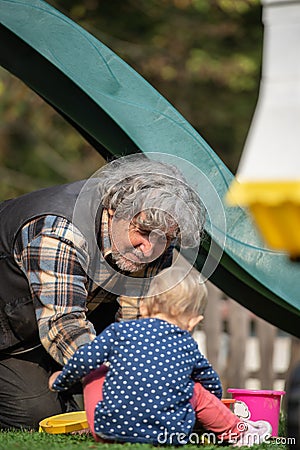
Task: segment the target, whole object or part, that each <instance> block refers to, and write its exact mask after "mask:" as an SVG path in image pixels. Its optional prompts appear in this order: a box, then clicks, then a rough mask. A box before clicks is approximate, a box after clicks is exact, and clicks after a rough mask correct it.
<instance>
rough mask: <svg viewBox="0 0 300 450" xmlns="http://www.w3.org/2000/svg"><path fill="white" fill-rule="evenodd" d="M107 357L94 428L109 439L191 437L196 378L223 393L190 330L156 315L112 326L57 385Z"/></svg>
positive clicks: (67, 384)
mask: <svg viewBox="0 0 300 450" xmlns="http://www.w3.org/2000/svg"><path fill="white" fill-rule="evenodd" d="M104 362H109V363H110V367H109V371H108V373H107V375H106V379H105V382H104V385H103V401H101V402H99V403H98V405H97V406H96V410H95V432H96V433H97V434H98V435H99V436H101V437H103V438H105V439H113V440H117V441H128V442H145V443H153V444H155V443H160V442H161V441H160V439H161V436H162V435H164V436H165V435H166V434H168V433H169V434H171V433H174V434H179V433H182V434H184V435H186V436H187V437H188V435H189V433H190V432H191V431H192V428H193V425H194V423H195V414H194V411H193V409H192V407H191V405H190V403H189V400H190V399H191V397H192V395H193V387H194V381H200V382H201V383H202V385H203V386H204V387H205V388H206V389H208V390H209V391H210V392H211V393H213V394H215V395H216V396H217V397H218V398H221V396H222V388H221V383H220V379H219V377H218V375H217V373H216V372H215V371H214V370H213V369H212V367H211V365H210V363H209V362H208V361H207V359H206V358H205V357H204V356H203V355H202V354H201V353H200V352H199V350H198V345H197V343H196V342H195V340H194V339H193V338H192V336H191V335H190V333H189V332H188V331H185V330H182V329H181V328H179V327H178V326H176V325H173V324H171V323H169V322H167V321H165V320H161V319H156V318H150V319H139V320H131V321H125V322H118V323H113V324H112V325H110V326H109V327H108V328H106V330H104V332H102V333H101V334H100V335H99V336H97V337H96V338H95V340H94V341H93V342H92V343H90V344H88V345H85V346H83V347H80V348H79V349H78V350H77V351H76V353H74V355H73V356H72V357H71V358H70V360H69V361H68V363H67V364H66V365H65V366H64V368H63V371H62V373H61V374H60V375H59V376H58V377H57V379H56V380H55V383H54V385H53V389H55V390H58V391H61V390H66V389H68V388H69V387H70V386H71V385H72V384H73V383H75V382H77V381H79V380H80V379H81V378H82V377H84V376H85V375H87V374H88V373H90V372H91V371H92V370H93V369H96V368H98V367H100V366H101V365H102V364H103V363H104ZM182 443H183V442H182V439H181V441H180V444H182ZM173 444H176V442H174V441H173Z"/></svg>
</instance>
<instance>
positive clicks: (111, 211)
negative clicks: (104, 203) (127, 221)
mask: <svg viewBox="0 0 300 450" xmlns="http://www.w3.org/2000/svg"><path fill="white" fill-rule="evenodd" d="M107 211H108V214H109V215H110V216H111V217H112V216H113V215H114V213H115V211H114V210H113V209H110V208H108V210H107Z"/></svg>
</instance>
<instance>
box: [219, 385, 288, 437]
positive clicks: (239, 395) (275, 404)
mask: <svg viewBox="0 0 300 450" xmlns="http://www.w3.org/2000/svg"><path fill="white" fill-rule="evenodd" d="M227 392H229V393H230V394H231V395H232V397H233V398H234V399H235V403H234V406H233V411H234V414H235V415H236V416H238V417H240V418H241V419H249V420H251V421H253V422H256V421H257V420H265V421H267V422H269V423H270V424H271V426H272V436H277V435H278V424H279V415H280V401H281V397H282V395H284V394H285V392H284V391H256V390H251V389H227Z"/></svg>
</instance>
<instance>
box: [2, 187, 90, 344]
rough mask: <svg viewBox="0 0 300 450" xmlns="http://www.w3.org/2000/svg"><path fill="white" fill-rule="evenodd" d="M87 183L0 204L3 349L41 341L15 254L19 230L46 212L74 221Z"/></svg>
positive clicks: (30, 300)
mask: <svg viewBox="0 0 300 450" xmlns="http://www.w3.org/2000/svg"><path fill="white" fill-rule="evenodd" d="M84 183H85V181H77V182H75V183H70V184H65V185H61V186H54V187H51V188H46V189H41V190H39V191H35V192H32V193H29V194H25V195H23V196H21V197H18V198H16V199H12V200H6V201H4V202H2V203H1V204H0V350H4V349H5V350H7V352H10V351H15V350H17V351H18V350H23V349H24V348H30V347H32V346H34V345H36V344H38V343H39V342H40V340H39V335H38V327H37V322H36V317H35V311H34V306H33V299H32V296H31V293H30V289H29V284H28V281H27V278H26V277H25V275H24V274H23V272H22V271H21V270H20V268H19V267H18V265H17V264H16V263H15V260H14V257H13V251H14V244H15V239H16V236H17V234H18V232H19V231H20V229H21V228H22V226H23V225H25V224H26V223H27V222H29V221H30V220H31V219H34V218H37V217H39V216H43V215H48V214H51V215H57V216H61V217H64V218H66V219H68V220H70V221H72V215H73V210H74V206H75V202H76V200H77V197H78V194H79V192H80V190H81V188H82V186H83V185H84Z"/></svg>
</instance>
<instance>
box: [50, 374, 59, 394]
mask: <svg viewBox="0 0 300 450" xmlns="http://www.w3.org/2000/svg"><path fill="white" fill-rule="evenodd" d="M60 373H61V370H59V371H57V372H53V374H52V375H51V376H50V378H49V381H48V386H49V389H50V391H53V392H54V389H52V386H53V383H54V381H55V380H56V378H57V377H58V375H59V374H60Z"/></svg>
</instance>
